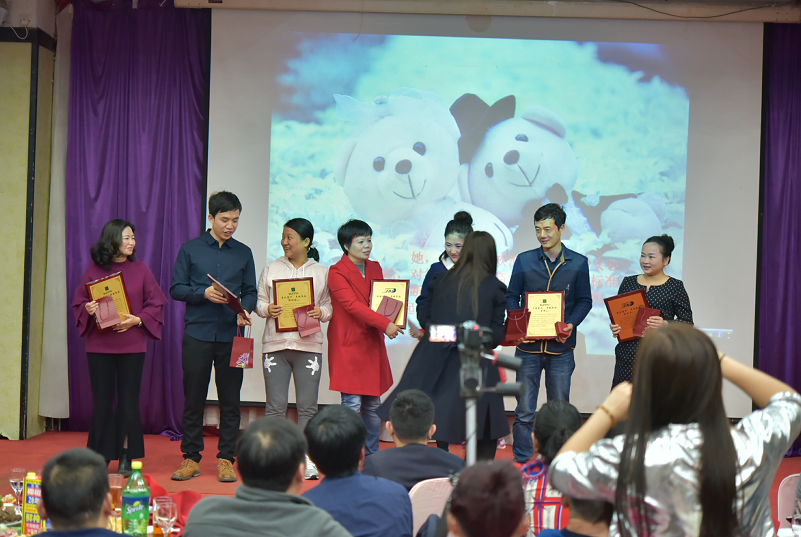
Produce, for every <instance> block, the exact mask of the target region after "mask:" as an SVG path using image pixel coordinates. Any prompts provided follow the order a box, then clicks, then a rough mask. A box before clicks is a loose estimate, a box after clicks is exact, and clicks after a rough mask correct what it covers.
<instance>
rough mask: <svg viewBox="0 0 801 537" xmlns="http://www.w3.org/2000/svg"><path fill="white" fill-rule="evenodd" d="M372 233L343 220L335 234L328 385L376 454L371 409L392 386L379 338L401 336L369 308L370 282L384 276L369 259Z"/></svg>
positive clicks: (376, 421) (377, 427)
mask: <svg viewBox="0 0 801 537" xmlns="http://www.w3.org/2000/svg"><path fill="white" fill-rule="evenodd" d="M372 237H373V230H372V229H371V228H370V225H369V224H367V222H363V221H362V220H349V221H348V222H345V223H344V224H342V226H340V228H339V230H337V240H338V241H339V246H340V247H341V248H342V251H343V254H342V259H340V260H339V261H337V262H336V264H334V265H333V266H332V267H331V268H330V269H329V271H328V288H329V289H330V292H331V304H332V306H333V310H334V311H333V317H332V318H331V322H330V324H329V325H328V372H329V375H330V377H331V382H330V384H329V387H330V389H331V390H334V391H338V392H340V393H341V394H342V395H341V397H342V404H343V405H345V406H347V407H349V408H351V409H353V410H354V411H355V412H356V413H357V414H361V416H362V419H363V420H364V425H365V427H366V428H367V439H366V444H365V449H366V451H367V454H368V455H370V454H371V453H375V452H376V451H378V449H379V448H378V437H379V434H380V433H381V419H380V418H379V417H378V415H377V414H376V409H377V408H378V406H379V405H380V404H381V395H383V394H384V392H386V391H387V390H389V388H390V387H391V386H392V370H391V369H390V367H389V357H388V356H387V346H386V343H385V342H384V336H385V335H386V336H387V337H388V338H389V339H395V338H396V337H398V335H399V334H403V330H401V329H400V328H399V327H398V326H397V325H395V323H393V322H391V321H390V320H389V319H387V318H386V317H384V316H383V315H381V314H380V313H376V312H375V311H373V310H372V309H371V308H370V282H371V281H372V280H380V279H382V278H383V277H384V275H383V271H382V269H381V265H380V264H378V263H377V262H376V261H371V260H370V255H371V254H372V251H373V241H372Z"/></svg>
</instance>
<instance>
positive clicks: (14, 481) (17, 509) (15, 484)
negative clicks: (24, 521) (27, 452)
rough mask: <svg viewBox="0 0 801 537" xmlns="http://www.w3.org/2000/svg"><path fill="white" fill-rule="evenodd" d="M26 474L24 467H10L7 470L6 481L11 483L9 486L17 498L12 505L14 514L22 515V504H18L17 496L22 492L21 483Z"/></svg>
mask: <svg viewBox="0 0 801 537" xmlns="http://www.w3.org/2000/svg"><path fill="white" fill-rule="evenodd" d="M27 474H28V472H27V471H26V470H25V468H12V469H11V471H10V472H8V482H9V483H11V488H12V489H13V490H14V496H15V497H16V499H17V503H16V505H14V514H17V515H20V516H22V506H21V505H20V504H19V497H20V494H22V485H23V482H24V481H25V476H26V475H27Z"/></svg>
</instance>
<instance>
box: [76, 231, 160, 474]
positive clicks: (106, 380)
mask: <svg viewBox="0 0 801 537" xmlns="http://www.w3.org/2000/svg"><path fill="white" fill-rule="evenodd" d="M135 246H136V240H135V238H134V226H133V224H131V223H130V222H126V221H125V220H120V219H115V220H112V221H110V222H108V223H107V224H106V225H105V226H103V231H101V233H100V239H98V241H97V243H96V244H95V245H94V246H93V247H92V261H94V262H93V263H92V264H91V265H89V267H88V268H87V269H86V271H84V273H83V277H82V278H81V284H80V285H79V286H78V288H77V289H76V290H75V296H74V298H73V300H72V310H73V312H74V313H75V318H76V325H77V326H78V330H79V331H80V333H81V336H84V337H86V357H87V359H88V361H89V380H90V382H91V385H92V396H93V397H94V410H93V412H92V424H91V428H90V429H89V440H88V441H87V444H86V445H87V447H88V448H90V449H92V450H94V451H96V452H98V453H100V454H101V455H103V457H105V459H106V460H107V461H112V460H119V469H118V472H119V473H122V474H129V473H130V471H131V463H130V461H131V460H132V459H141V458H142V457H144V456H145V442H144V437H143V434H142V421H141V418H140V417H139V391H140V387H141V385H142V368H143V367H144V364H145V351H146V350H147V338H148V337H150V338H151V339H156V340H158V339H161V325H162V324H164V304H166V303H167V299H166V298H165V297H164V293H162V292H161V288H160V287H159V284H158V282H156V279H155V278H154V277H153V273H152V272H150V269H149V268H147V265H145V264H143V263H140V262H139V261H136V260H135V250H134V247H135ZM117 272H121V273H122V278H123V281H124V282H125V288H126V291H127V293H128V300H129V302H130V308H131V315H128V314H121V315H120V317H121V318H122V322H120V323H119V324H117V325H115V326H112V327H110V328H106V329H105V330H101V329H99V328H98V327H97V324H96V323H95V320H94V315H95V312H96V311H97V302H95V301H93V300H91V301H90V300H89V296H88V295H87V294H86V286H85V284H86V283H88V282H91V281H94V280H97V279H100V278H103V277H105V276H109V275H111V274H114V273H117ZM115 398H116V400H117V411H116V414H115V412H114V400H115Z"/></svg>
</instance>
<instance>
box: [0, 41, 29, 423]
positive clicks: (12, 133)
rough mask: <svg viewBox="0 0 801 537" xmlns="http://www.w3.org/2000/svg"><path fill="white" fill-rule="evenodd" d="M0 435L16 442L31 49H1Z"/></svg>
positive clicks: (26, 45) (0, 45)
mask: <svg viewBox="0 0 801 537" xmlns="http://www.w3.org/2000/svg"><path fill="white" fill-rule="evenodd" d="M0 58H3V61H0V95H2V96H3V98H2V99H0V118H2V119H0V122H2V131H3V136H0V199H2V200H3V212H2V217H0V226H2V227H3V229H4V230H5V233H4V237H3V240H2V241H0V266H2V267H3V276H4V278H3V280H4V282H3V293H2V295H0V434H2V435H3V436H5V437H7V438H12V439H16V438H19V409H20V405H19V398H20V357H21V354H22V314H21V313H22V298H23V297H22V293H23V281H24V277H25V209H26V204H27V194H28V179H27V176H28V123H29V119H30V117H29V116H30V91H31V44H30V43H0Z"/></svg>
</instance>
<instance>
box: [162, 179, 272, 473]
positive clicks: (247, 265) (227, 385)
mask: <svg viewBox="0 0 801 537" xmlns="http://www.w3.org/2000/svg"><path fill="white" fill-rule="evenodd" d="M241 212H242V204H241V203H240V202H239V198H237V197H236V196H235V195H234V194H232V193H230V192H225V191H222V192H216V193H214V194H212V196H211V197H210V198H209V216H208V219H209V224H211V229H209V230H208V231H206V233H204V234H203V235H201V236H200V237H198V238H196V239H192V240H191V241H188V242H186V243H184V244H183V246H181V250H180V251H179V252H178V259H176V261H175V267H174V268H173V271H172V286H171V287H170V295H171V296H172V298H174V299H175V300H180V301H181V302H186V313H185V314H184V322H185V330H184V339H183V343H182V349H181V350H182V368H183V372H184V397H185V402H184V416H183V430H184V436H183V439H182V440H181V451H183V452H184V462H183V463H182V464H181V467H180V468H179V469H178V470H177V471H176V472H175V473H174V474H173V475H172V479H174V480H176V481H185V480H187V479H191V478H192V477H196V476H198V475H200V458H201V455H200V452H201V451H203V410H204V407H205V405H206V393H207V392H208V388H209V380H210V378H211V367H212V365H213V366H214V379H215V383H216V385H217V399H218V400H219V403H220V438H219V440H218V442H217V448H218V451H219V453H217V458H218V463H217V476H218V479H219V480H220V481H223V482H231V481H236V473H234V468H233V463H234V452H235V449H236V435H237V433H238V432H239V392H240V390H241V388H242V369H240V368H237V367H230V365H229V363H230V359H231V349H232V347H233V341H234V336H235V335H236V333H237V326H244V325H249V324H250V317H249V316H247V317H245V316H242V315H237V314H235V313H234V312H233V310H231V309H230V308H229V307H228V306H227V305H226V302H227V300H226V297H225V296H224V295H223V294H222V293H220V292H218V291H217V290H216V289H214V287H212V286H211V282H210V281H209V278H208V276H209V275H211V276H212V277H213V278H214V279H216V280H217V281H218V282H220V283H221V284H222V285H223V286H225V287H226V288H227V289H228V290H229V291H231V293H233V294H234V295H235V296H237V297H239V299H240V301H241V302H242V306H243V307H244V309H245V310H246V311H253V309H254V308H255V307H256V299H257V297H258V290H257V287H256V267H255V265H254V263H253V254H252V253H251V251H250V248H248V247H247V246H245V245H244V244H242V243H241V242H239V241H236V240H234V239H232V238H231V236H232V235H233V234H234V231H236V228H237V226H238V225H239V214H240V213H241Z"/></svg>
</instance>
